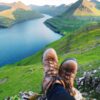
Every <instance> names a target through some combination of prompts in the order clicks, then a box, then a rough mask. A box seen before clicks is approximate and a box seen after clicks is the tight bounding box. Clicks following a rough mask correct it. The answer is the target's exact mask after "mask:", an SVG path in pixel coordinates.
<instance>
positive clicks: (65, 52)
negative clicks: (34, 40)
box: [0, 28, 100, 99]
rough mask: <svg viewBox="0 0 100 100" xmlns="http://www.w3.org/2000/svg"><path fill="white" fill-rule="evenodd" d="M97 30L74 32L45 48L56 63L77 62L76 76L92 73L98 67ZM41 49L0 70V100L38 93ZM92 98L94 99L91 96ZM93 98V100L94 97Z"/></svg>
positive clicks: (99, 40) (41, 69)
mask: <svg viewBox="0 0 100 100" xmlns="http://www.w3.org/2000/svg"><path fill="white" fill-rule="evenodd" d="M99 33H100V29H98V28H96V29H93V30H91V31H87V32H76V33H74V34H69V35H67V36H64V37H63V38H61V39H60V40H58V41H56V42H54V43H52V44H50V45H48V46H47V47H46V48H49V47H52V48H54V49H56V51H57V53H58V56H59V63H61V62H62V61H63V60H64V59H65V58H69V57H74V58H76V59H77V60H78V63H79V71H78V76H82V74H83V72H84V71H89V70H92V69H96V68H98V67H99V65H100V62H99V61H100V57H99V54H100V34H99ZM43 51H44V49H43V50H41V51H40V52H38V53H37V54H35V55H33V56H31V57H28V58H26V59H24V60H22V61H20V62H18V63H16V64H13V65H8V66H5V67H2V68H0V80H2V81H3V80H4V79H6V81H5V82H2V81H0V98H1V99H2V98H4V97H7V96H12V95H16V94H18V93H19V92H20V91H28V90H32V91H35V92H40V90H41V82H42V77H43V68H42V63H41V58H42V53H43ZM93 97H95V95H94V96H93ZM95 98H96V97H95Z"/></svg>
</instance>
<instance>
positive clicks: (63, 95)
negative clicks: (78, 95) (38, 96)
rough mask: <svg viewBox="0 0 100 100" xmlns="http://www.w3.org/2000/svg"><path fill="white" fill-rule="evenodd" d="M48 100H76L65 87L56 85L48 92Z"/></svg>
mask: <svg viewBox="0 0 100 100" xmlns="http://www.w3.org/2000/svg"><path fill="white" fill-rule="evenodd" d="M46 96H47V100H75V99H74V98H73V97H72V96H71V95H70V94H69V93H68V91H67V90H65V88H64V87H63V85H61V84H58V83H55V84H54V85H53V86H52V87H50V89H48V91H47V95H46Z"/></svg>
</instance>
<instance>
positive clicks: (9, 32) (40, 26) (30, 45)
mask: <svg viewBox="0 0 100 100" xmlns="http://www.w3.org/2000/svg"><path fill="white" fill-rule="evenodd" d="M49 18H51V16H48V15H45V17H44V18H40V19H35V20H30V21H26V22H23V23H18V24H16V25H14V26H12V27H10V28H6V29H0V66H2V65H5V64H9V63H15V62H16V61H19V60H21V59H23V58H25V57H28V56H30V55H32V54H34V53H36V52H37V51H38V50H40V49H41V48H43V47H45V46H46V45H47V44H49V43H51V42H53V41H56V40H58V39H59V38H61V36H60V35H59V34H56V33H55V32H53V31H52V30H50V29H49V28H48V27H47V26H46V25H45V24H44V21H46V20H47V19H49Z"/></svg>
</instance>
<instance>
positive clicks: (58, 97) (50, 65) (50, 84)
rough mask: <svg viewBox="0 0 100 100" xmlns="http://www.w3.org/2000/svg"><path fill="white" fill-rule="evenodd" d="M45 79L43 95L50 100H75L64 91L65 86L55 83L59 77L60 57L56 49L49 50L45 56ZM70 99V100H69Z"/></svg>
mask: <svg viewBox="0 0 100 100" xmlns="http://www.w3.org/2000/svg"><path fill="white" fill-rule="evenodd" d="M43 65H44V79H43V84H42V89H43V93H44V94H45V95H46V97H47V99H48V100H74V99H73V98H72V97H71V96H70V94H69V93H68V92H67V91H66V90H65V89H64V85H61V84H62V83H61V84H58V82H57V83H56V82H55V81H56V80H57V76H58V57H57V54H56V51H55V50H54V49H52V48H51V49H47V50H46V51H45V52H44V54H43ZM69 98H70V99H69Z"/></svg>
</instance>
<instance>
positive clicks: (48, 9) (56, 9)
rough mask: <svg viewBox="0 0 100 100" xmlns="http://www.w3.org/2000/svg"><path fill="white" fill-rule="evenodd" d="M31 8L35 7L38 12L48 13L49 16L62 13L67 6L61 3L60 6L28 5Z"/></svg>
mask: <svg viewBox="0 0 100 100" xmlns="http://www.w3.org/2000/svg"><path fill="white" fill-rule="evenodd" d="M30 7H31V8H32V9H35V10H37V11H39V12H40V13H44V14H49V15H51V16H57V15H60V14H62V13H63V12H64V11H66V10H67V9H68V8H69V6H67V5H65V4H62V5H60V6H50V5H44V6H36V5H30Z"/></svg>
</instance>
